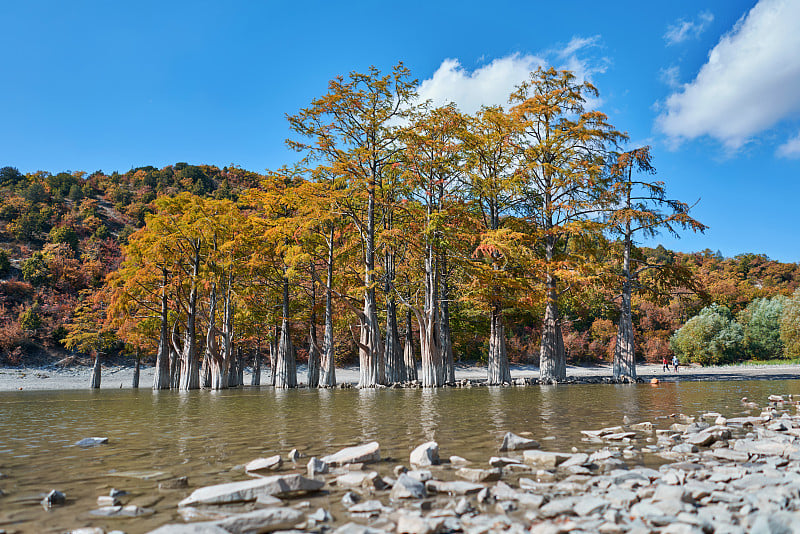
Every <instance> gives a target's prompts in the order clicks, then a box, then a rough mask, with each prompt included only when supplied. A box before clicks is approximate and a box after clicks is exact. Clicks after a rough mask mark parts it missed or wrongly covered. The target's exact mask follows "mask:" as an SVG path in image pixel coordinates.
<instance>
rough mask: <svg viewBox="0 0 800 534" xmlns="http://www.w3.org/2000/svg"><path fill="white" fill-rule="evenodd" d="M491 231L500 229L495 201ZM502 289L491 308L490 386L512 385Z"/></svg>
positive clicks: (496, 289)
mask: <svg viewBox="0 0 800 534" xmlns="http://www.w3.org/2000/svg"><path fill="white" fill-rule="evenodd" d="M490 218H491V223H490V224H491V229H492V230H498V229H499V228H500V210H499V207H498V202H497V201H496V199H494V201H493V202H491V203H490ZM501 290H502V289H501V288H498V287H496V286H494V287H492V293H493V296H492V302H491V303H490V306H489V358H488V364H489V365H488V366H487V370H486V372H487V375H488V376H487V379H488V383H489V384H490V385H499V384H510V383H511V370H510V369H509V367H508V355H507V353H506V330H505V324H504V321H503V306H502V303H501V302H500V298H499V295H498V293H499V292H500V291H501Z"/></svg>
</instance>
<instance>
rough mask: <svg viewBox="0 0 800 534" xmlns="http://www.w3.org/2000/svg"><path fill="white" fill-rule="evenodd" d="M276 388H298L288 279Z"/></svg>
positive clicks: (284, 284) (285, 286)
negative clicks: (290, 320)
mask: <svg viewBox="0 0 800 534" xmlns="http://www.w3.org/2000/svg"><path fill="white" fill-rule="evenodd" d="M275 387H276V388H294V387H297V363H296V361H295V357H294V347H293V346H292V336H291V333H290V331H289V280H288V279H287V278H284V279H283V319H282V320H281V337H280V342H279V343H278V354H277V357H276V362H275Z"/></svg>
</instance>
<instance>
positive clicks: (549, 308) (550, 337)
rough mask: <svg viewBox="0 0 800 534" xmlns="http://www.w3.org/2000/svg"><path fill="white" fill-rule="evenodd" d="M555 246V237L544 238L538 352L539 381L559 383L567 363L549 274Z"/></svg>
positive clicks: (553, 280) (555, 288)
mask: <svg viewBox="0 0 800 534" xmlns="http://www.w3.org/2000/svg"><path fill="white" fill-rule="evenodd" d="M550 227H552V225H550ZM548 229H549V228H548ZM555 246H556V244H555V237H553V236H550V235H548V236H546V238H545V257H546V260H547V265H548V267H547V268H548V273H547V279H546V287H547V304H546V306H545V311H544V325H543V327H542V345H541V349H540V351H539V378H540V379H541V380H556V381H559V380H566V378H567V361H566V355H565V354H564V339H563V337H562V335H561V319H560V317H559V315H558V286H557V280H556V277H555V275H553V273H552V272H550V269H552V264H553V259H554V257H555Z"/></svg>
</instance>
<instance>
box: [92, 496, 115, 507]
mask: <svg viewBox="0 0 800 534" xmlns="http://www.w3.org/2000/svg"><path fill="white" fill-rule="evenodd" d="M119 505H120V502H119V499H117V498H116V497H111V496H109V495H101V496H99V497H98V498H97V506H119Z"/></svg>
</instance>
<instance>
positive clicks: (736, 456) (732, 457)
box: [711, 449, 750, 463]
mask: <svg viewBox="0 0 800 534" xmlns="http://www.w3.org/2000/svg"><path fill="white" fill-rule="evenodd" d="M711 455H712V456H714V457H715V458H719V459H721V460H729V461H731V462H737V463H743V462H746V461H747V460H749V459H750V455H749V454H748V453H746V452H744V451H734V450H731V449H714V450H712V451H711Z"/></svg>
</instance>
